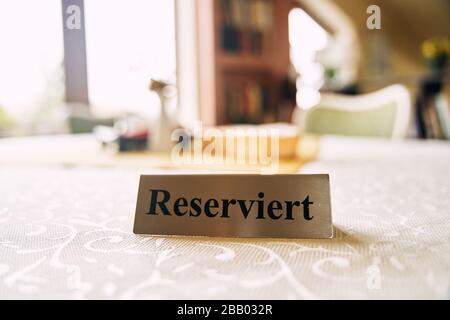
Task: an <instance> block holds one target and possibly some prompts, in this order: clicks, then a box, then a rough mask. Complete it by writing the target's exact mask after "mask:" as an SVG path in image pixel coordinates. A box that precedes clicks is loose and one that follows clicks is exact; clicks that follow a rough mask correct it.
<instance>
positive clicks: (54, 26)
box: [0, 0, 64, 131]
mask: <svg viewBox="0 0 450 320" xmlns="http://www.w3.org/2000/svg"><path fill="white" fill-rule="evenodd" d="M61 21H62V20H61V1H59V0H46V1H35V0H0V109H3V112H2V114H5V113H6V114H7V115H8V117H9V118H12V119H13V121H14V122H15V123H18V124H19V125H20V128H21V130H28V131H30V130H33V131H36V130H39V128H36V127H37V126H39V118H40V114H41V113H43V112H45V113H46V114H47V116H48V118H50V117H51V114H52V112H53V111H54V110H55V108H57V106H59V105H60V104H61V103H62V102H63V100H64V74H63V73H64V72H63V35H62V25H61ZM48 120H49V119H48Z"/></svg>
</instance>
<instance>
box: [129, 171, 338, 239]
mask: <svg viewBox="0 0 450 320" xmlns="http://www.w3.org/2000/svg"><path fill="white" fill-rule="evenodd" d="M134 233H136V234H145V235H178V236H210V237H244V238H259V237H265V238H309V239H317V238H332V236H333V227H332V220H331V203H330V183H329V176H328V175H299V174H297V175H273V176H269V175H267V176H264V175H151V176H141V180H140V185H139V193H138V199H137V205H136V216H135V221H134Z"/></svg>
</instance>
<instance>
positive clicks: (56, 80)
mask: <svg viewBox="0 0 450 320" xmlns="http://www.w3.org/2000/svg"><path fill="white" fill-rule="evenodd" d="M174 2H175V0H94V1H84V9H85V12H84V13H85V20H86V21H85V33H86V51H87V52H86V54H87V74H88V88H89V98H90V104H91V106H90V107H91V111H93V113H94V114H96V115H100V116H116V115H119V114H122V113H125V112H137V113H140V114H143V115H147V116H149V117H152V116H155V115H156V114H157V112H158V109H159V108H158V107H159V100H158V98H157V96H156V94H153V93H152V92H150V91H149V89H148V87H149V82H150V79H152V78H156V79H164V80H168V81H170V82H173V83H175V82H176V51H175V49H176V48H175V3H174ZM61 5H62V4H61V0H45V1H36V0H0V134H1V133H2V129H4V127H5V126H4V125H2V123H3V124H4V123H5V117H7V118H8V120H10V121H9V122H10V123H11V122H13V123H15V124H17V125H16V126H15V127H16V128H20V130H18V131H19V133H20V134H32V133H51V132H63V131H64V128H65V126H64V125H65V121H64V120H65V113H64V112H65V110H64V108H63V107H62V106H63V104H64V93H65V92H64V91H65V88H64V39H63V25H62V21H63V19H62V17H63V16H62V8H61ZM52 114H53V115H54V116H52ZM11 119H12V121H11ZM52 119H53V120H52ZM2 121H3V122H2ZM14 131H16V130H14ZM14 131H13V132H14ZM7 134H9V132H7Z"/></svg>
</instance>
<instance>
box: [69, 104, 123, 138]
mask: <svg viewBox="0 0 450 320" xmlns="http://www.w3.org/2000/svg"><path fill="white" fill-rule="evenodd" d="M67 108H68V109H69V117H68V123H69V128H70V132H71V133H75V134H79V133H91V132H93V131H94V128H95V127H96V126H108V127H112V126H113V125H114V119H113V118H102V117H97V116H95V115H93V114H92V113H91V111H90V110H89V106H87V105H84V104H81V103H69V104H67Z"/></svg>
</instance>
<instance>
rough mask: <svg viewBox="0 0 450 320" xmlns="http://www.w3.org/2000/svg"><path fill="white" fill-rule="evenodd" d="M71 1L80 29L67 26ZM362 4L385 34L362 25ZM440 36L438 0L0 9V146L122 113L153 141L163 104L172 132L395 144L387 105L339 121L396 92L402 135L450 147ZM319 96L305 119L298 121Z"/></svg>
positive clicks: (17, 2)
mask: <svg viewBox="0 0 450 320" xmlns="http://www.w3.org/2000/svg"><path fill="white" fill-rule="evenodd" d="M73 3H75V4H77V5H79V7H80V8H81V13H80V14H81V18H82V28H81V30H67V29H65V28H63V26H64V23H65V19H66V18H67V14H68V11H67V8H68V6H69V5H71V4H73ZM370 5H377V6H378V7H379V8H380V10H381V12H380V13H381V29H374V30H370V29H369V28H368V25H367V20H368V18H369V17H370V16H371V14H372V12H368V11H367V9H368V7H369V6H370ZM74 31H76V32H78V33H77V34H76V35H74V34H73V32H74ZM449 37H450V1H448V0H429V1H422V0H389V1H386V0H384V1H381V0H314V1H313V0H216V1H213V0H126V1H125V0H95V1H92V0H85V1H81V0H73V1H69V0H63V1H61V0H45V1H33V0H0V137H11V136H29V135H49V134H63V133H85V132H90V131H92V130H93V128H95V127H96V126H97V125H103V126H113V125H114V124H115V123H116V122H117V121H118V120H120V119H123V118H124V117H129V116H130V115H133V116H134V117H139V119H141V121H142V122H146V121H148V130H149V131H150V132H151V130H152V128H154V126H155V125H157V124H158V123H161V105H164V108H165V109H167V112H168V115H164V117H168V118H176V121H177V123H178V124H179V125H180V126H190V125H192V123H193V122H194V121H195V120H197V119H201V120H202V121H203V122H204V123H206V124H208V125H228V124H263V123H278V122H284V123H294V124H295V125H299V126H301V127H302V130H304V131H308V130H309V131H311V132H313V133H314V132H315V133H319V134H328V133H331V134H341V133H342V134H349V135H351V134H355V135H369V136H370V135H373V136H386V137H393V136H395V135H396V134H395V133H393V132H394V131H396V130H397V131H398V130H400V131H402V130H403V129H398V128H397V129H396V128H394V127H395V126H397V125H399V121H400V120H398V119H396V118H398V117H399V112H397V114H396V115H394V116H393V115H392V113H389V112H388V111H387V109H386V110H384V109H383V110H384V111H383V112H381V111H380V113H379V114H377V116H376V117H375V118H376V119H377V122H376V123H370V125H369V127H370V128H369V129H368V130H366V131H364V130H362V131H361V130H359V128H357V127H356V128H351V129H348V128H349V127H352V125H351V124H352V121H353V122H356V121H360V120H358V118H355V117H352V116H351V115H350V114H348V115H344V116H341V115H339V114H336V112H338V111H339V110H340V111H342V104H348V106H349V108H350V106H351V108H350V109H351V110H349V109H346V110H345V112H347V113H350V111H359V110H358V108H362V109H361V110H364V108H365V107H364V105H366V106H367V105H372V104H374V106H373V108H375V109H376V107H377V106H375V104H376V101H380V104H382V106H380V108H381V107H384V106H386V104H387V103H388V102H383V101H385V100H383V99H382V98H381V96H382V95H383V92H384V91H383V89H384V88H386V87H389V86H391V85H399V86H401V87H402V88H405V89H406V90H407V92H408V94H409V97H408V98H409V99H406V98H405V99H403V100H402V101H403V102H402V103H403V104H405V103H406V104H408V108H409V111H410V112H409V113H405V114H404V117H405V118H404V119H402V120H401V122H404V123H407V129H405V130H406V131H405V130H403V131H405V134H404V135H405V136H406V137H408V138H429V139H441V140H445V139H450V117H449V114H450V110H448V105H449V99H450V93H449V71H448V70H449V69H448V59H449V55H450V43H449ZM151 79H157V80H159V81H161V83H162V87H161V88H163V89H164V88H165V89H167V88H171V89H172V90H165V91H164V92H165V93H164V94H161V93H160V92H159V93H158V90H155V87H153V88H150V89H152V90H150V89H149V83H150V81H151ZM396 88H397V89H398V88H399V87H396ZM380 90H382V91H381V93H380V94H379V95H378V96H374V97H372V98H371V96H370V94H373V93H377V92H379V91H380ZM169 91H170V92H169ZM168 92H169V93H168ZM386 94H388V95H389V94H390V95H391V97H392V95H394V94H395V93H394V91H392V92H390V93H386ZM324 96H327V97H328V98H327V99H325V100H323V97H324ZM330 97H331V98H330ZM333 97H336V98H337V100H333V99H332V98H333ZM343 97H344V99H345V97H347V98H356V99H358V98H361V99H362V98H365V99H372V100H371V101H372V102H368V103H365V102H364V101H365V100H348V101H349V102H348V103H345V102H342V101H345V100H339V99H341V98H343ZM388 98H389V97H388ZM388 98H387V99H388ZM329 99H331V100H329ZM394 100H395V99H394ZM324 101H327V103H328V104H331V105H328V106H327V107H329V110H328V111H327V112H328V113H324V114H319V115H318V116H317V117H310V118H309V120H310V123H309V124H305V121H306V120H305V119H308V118H307V117H306V116H303V117H296V113H298V114H307V112H308V110H313V109H314V108H316V107H318V106H320V105H321V104H322V105H323V104H324ZM334 101H336V107H334V106H333V104H334ZM354 101H356V102H354ZM358 101H359V103H358ZM367 101H370V100H367ZM386 101H387V100H386ZM395 101H397V100H395ZM399 103H400V102H399ZM359 104H362V105H363V106H361V107H360V106H359ZM371 108H372V107H371ZM330 110H331V111H333V112H335V113H333V112H331V113H330ZM336 110H338V111H336ZM343 117H344V118H345V119H344V122H342V123H343V124H339V123H338V122H339V121H342V120H343ZM370 117H371V118H372V119H373V118H374V117H373V114H372V115H371V116H370ZM299 118H300V120H298V119H299ZM394 118H395V119H394ZM322 120H323V121H325V122H324V123H320V121H322ZM384 120H386V121H391V122H392V123H393V124H392V125H391V126H392V128H390V127H389V126H390V124H389V123H388V124H386V125H384V124H383V123H382V122H383V121H384ZM323 121H322V122H323ZM334 121H336V122H335V123H334ZM346 121H347V122H346ZM361 121H362V123H364V120H361ZM342 126H345V128H343V127H342ZM373 126H380V127H383V128H385V129H383V130H384V131H383V130H382V132H379V131H380V130H377V128H373ZM400 126H401V125H400ZM403 127H404V126H403ZM403 127H402V128H403ZM386 128H387V129H386ZM347 129H348V130H347ZM358 130H359V131H358ZM327 131H329V132H327ZM399 135H403V134H402V133H400V134H399Z"/></svg>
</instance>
